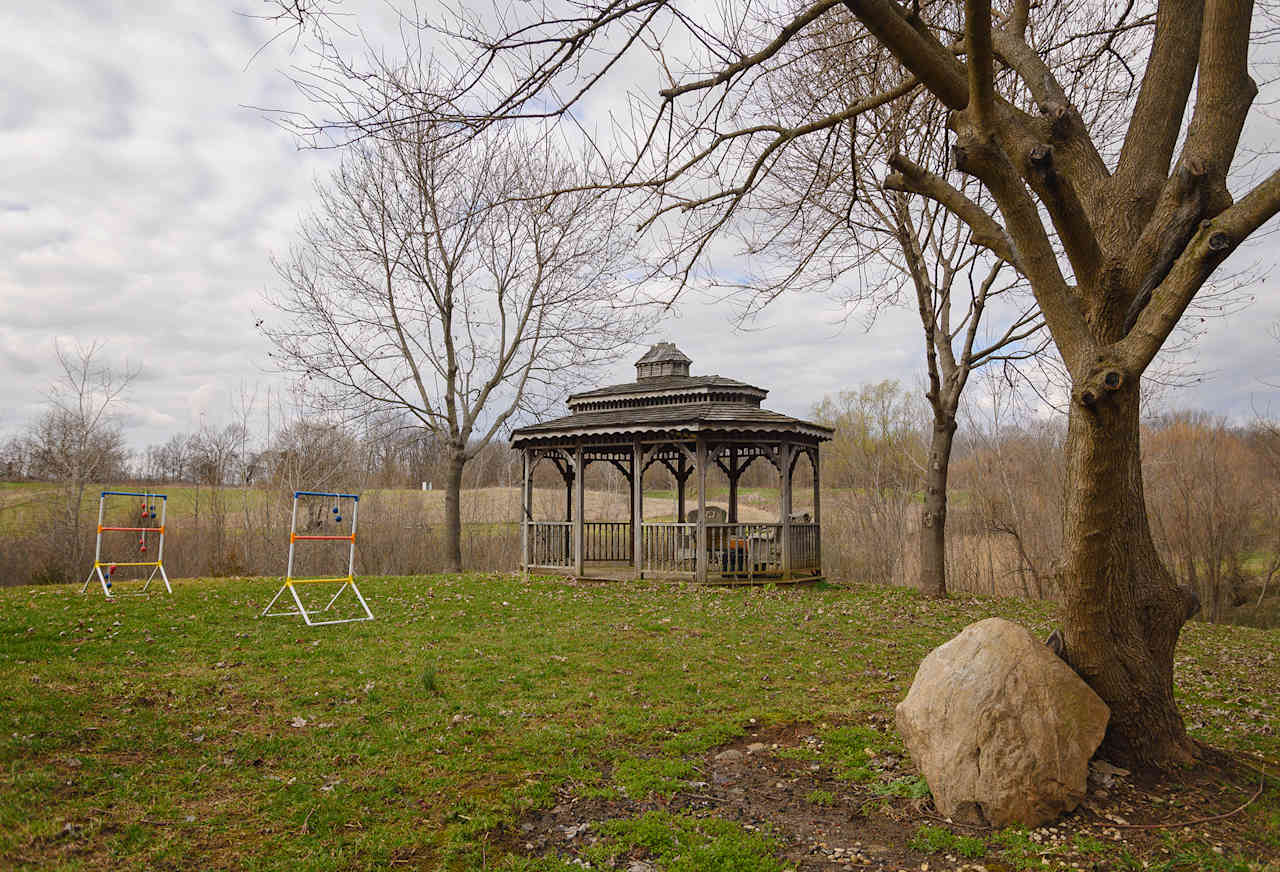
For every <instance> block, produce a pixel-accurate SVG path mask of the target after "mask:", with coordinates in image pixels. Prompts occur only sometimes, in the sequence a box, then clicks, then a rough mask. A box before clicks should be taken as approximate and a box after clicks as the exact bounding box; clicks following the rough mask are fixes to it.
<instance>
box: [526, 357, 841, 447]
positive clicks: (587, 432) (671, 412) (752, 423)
mask: <svg viewBox="0 0 1280 872" xmlns="http://www.w3.org/2000/svg"><path fill="white" fill-rule="evenodd" d="M689 362H690V361H689V358H688V357H687V356H685V355H684V354H683V353H682V352H681V351H680V350H679V349H678V348H676V347H675V345H673V344H672V343H669V342H664V343H659V344H657V345H654V346H653V347H652V348H650V349H649V351H648V353H646V354H645V355H644V356H643V357H642V358H640V360H638V361H637V362H636V370H637V373H638V374H639V377H638V378H637V379H636V381H634V382H627V383H625V384H620V385H610V386H608V387H603V388H596V389H595V390H590V391H584V392H582V393H577V394H573V395H572V396H570V397H569V400H568V405H569V409H570V411H571V414H569V415H566V416H565V417H562V418H556V419H555V420H551V421H543V422H541V423H538V424H531V425H530V426H528V427H521V428H519V429H518V430H516V431H515V432H514V433H513V434H512V438H511V441H512V444H513V445H514V446H516V447H519V446H520V445H522V444H526V443H530V442H534V441H542V440H548V441H555V440H557V439H559V438H565V437H568V436H571V435H572V436H625V435H631V434H634V435H639V434H643V433H655V432H657V433H661V432H692V433H697V432H724V433H728V432H737V433H792V434H796V435H799V436H803V437H806V438H807V439H812V440H815V441H825V440H828V439H830V438H831V434H832V432H833V431H832V429H831V428H830V427H824V426H822V425H821V424H814V423H811V422H809V421H803V420H801V419H799V418H792V417H790V416H789V415H783V414H781V413H779V412H773V411H770V410H769V409H762V408H760V401H761V400H762V399H764V397H765V396H767V395H768V393H769V392H768V391H766V390H764V389H763V388H758V387H756V386H754V385H749V384H747V383H746V382H740V381H736V380H734V379H730V378H724V377H722V376H719V375H702V376H691V375H687V374H685V375H646V374H645V373H648V372H652V371H653V369H652V368H653V367H654V366H655V365H658V366H661V365H667V364H670V365H672V366H676V367H680V368H681V369H682V370H683V371H685V372H687V366H688V363H689Z"/></svg>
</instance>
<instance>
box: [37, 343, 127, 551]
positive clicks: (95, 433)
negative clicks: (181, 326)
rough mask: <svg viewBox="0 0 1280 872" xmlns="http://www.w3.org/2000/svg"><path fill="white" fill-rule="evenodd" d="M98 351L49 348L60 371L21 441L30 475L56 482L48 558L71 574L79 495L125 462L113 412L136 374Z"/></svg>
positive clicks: (77, 545) (77, 543) (97, 347)
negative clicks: (45, 403) (62, 562)
mask: <svg viewBox="0 0 1280 872" xmlns="http://www.w3.org/2000/svg"><path fill="white" fill-rule="evenodd" d="M102 347H103V346H102V344H101V343H99V342H92V343H90V344H89V345H88V346H83V345H76V346H75V348H74V349H68V348H64V347H63V346H62V345H60V344H57V343H55V344H54V351H55V352H56V354H57V358H58V365H59V367H60V368H61V370H62V372H61V375H60V376H59V377H58V380H57V381H55V382H54V383H53V384H52V385H51V386H50V389H49V408H48V410H47V411H45V413H44V414H43V415H42V416H41V417H40V418H39V419H38V420H37V421H36V422H35V423H34V424H33V425H32V426H31V428H30V430H29V432H28V434H27V440H26V441H27V444H28V445H29V457H30V463H31V468H32V474H33V475H34V476H35V477H37V478H44V479H48V480H51V481H55V482H57V483H58V488H59V497H58V508H57V510H56V513H55V517H54V518H53V524H52V526H51V532H52V534H53V537H54V542H53V543H52V544H53V545H54V546H55V547H54V550H53V551H52V553H54V554H57V555H59V556H60V557H62V558H64V560H65V571H66V572H71V573H74V572H77V571H79V570H78V567H80V566H81V564H83V563H84V559H85V547H86V543H85V542H84V541H83V539H84V537H83V536H82V535H81V533H82V530H83V527H84V523H83V503H84V496H85V491H86V490H87V489H88V487H89V485H90V484H91V483H92V482H95V481H98V482H101V481H103V480H104V479H109V478H115V477H119V476H121V475H122V474H123V472H124V468H125V465H126V463H127V461H128V451H127V449H126V448H125V445H124V437H123V435H122V434H121V432H120V428H119V425H118V424H117V422H116V420H115V414H114V413H115V410H116V408H117V407H118V406H119V404H120V402H121V400H122V398H123V396H124V394H125V392H126V391H127V390H128V388H129V385H130V383H131V382H132V381H133V379H134V378H135V377H136V376H137V373H138V370H136V369H131V368H129V367H128V366H127V365H126V366H125V368H124V369H123V370H114V369H112V368H111V367H110V366H108V365H106V364H103V363H102V362H101V361H100V359H99V355H100V353H101V351H102Z"/></svg>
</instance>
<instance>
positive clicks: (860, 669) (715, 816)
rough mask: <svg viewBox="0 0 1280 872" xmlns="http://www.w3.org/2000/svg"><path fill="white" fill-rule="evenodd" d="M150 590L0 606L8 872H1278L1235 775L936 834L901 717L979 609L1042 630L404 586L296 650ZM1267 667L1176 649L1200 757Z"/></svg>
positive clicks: (1202, 631) (880, 610)
mask: <svg viewBox="0 0 1280 872" xmlns="http://www.w3.org/2000/svg"><path fill="white" fill-rule="evenodd" d="M174 588H175V593H174V595H173V596H172V597H169V596H165V595H158V596H152V597H150V598H121V599H120V600H119V601H116V602H110V603H109V602H105V601H104V600H103V598H102V597H101V595H100V594H95V595H92V596H85V597H80V596H77V595H76V594H75V592H74V590H73V589H71V588H67V587H59V588H31V587H26V588H5V589H0V869H4V868H18V869H42V870H44V869H108V868H110V869H143V868H147V869H214V868H218V869H221V868H236V869H291V870H321V869H383V868H415V869H416V868H424V869H435V868H444V869H454V868H457V869H511V870H535V869H537V870H563V869H580V868H582V865H580V864H584V863H585V864H589V865H590V867H591V868H620V869H626V868H628V866H629V865H630V864H633V863H640V864H642V865H641V866H640V867H637V868H645V867H646V866H647V868H649V869H653V870H682V872H683V870H688V872H694V870H700V869H708V870H725V872H737V870H742V872H751V870H762V872H764V870H772V872H781V870H785V869H828V868H830V869H836V868H858V867H859V866H861V867H863V868H885V869H888V868H901V867H904V866H905V867H908V868H914V869H919V868H920V864H921V863H922V862H928V863H929V864H930V865H929V868H930V869H931V870H936V869H949V868H960V867H963V866H964V865H965V864H969V863H976V862H982V863H984V864H985V865H986V868H988V869H990V870H992V872H995V870H998V869H1011V868H1017V869H1023V868H1067V867H1069V866H1071V865H1073V864H1077V863H1079V864H1081V865H1080V868H1097V869H1112V868H1116V869H1121V868H1143V866H1142V863H1143V862H1146V863H1148V864H1149V868H1155V869H1166V870H1173V869H1185V870H1192V869H1222V870H1237V869H1238V870H1251V869H1263V868H1277V867H1276V866H1275V865H1274V864H1275V863H1276V861H1277V858H1278V857H1280V779H1277V778H1269V779H1264V778H1261V776H1259V775H1257V774H1256V773H1253V774H1251V775H1250V778H1251V779H1252V780H1251V781H1249V783H1248V784H1247V785H1243V786H1242V785H1240V784H1217V785H1215V788H1214V789H1215V791H1216V793H1215V796H1216V797H1217V798H1216V799H1213V800H1211V801H1212V802H1218V801H1220V803H1221V804H1220V806H1213V808H1212V811H1217V810H1218V809H1219V808H1221V809H1223V810H1227V811H1229V810H1231V809H1233V808H1235V807H1236V806H1239V805H1241V804H1242V803H1244V802H1245V800H1248V799H1249V798H1250V797H1249V794H1250V793H1252V792H1253V790H1254V789H1257V787H1258V786H1259V785H1260V784H1261V785H1262V788H1263V789H1262V791H1261V795H1260V796H1259V797H1258V798H1257V799H1256V800H1254V801H1253V802H1251V803H1249V804H1248V806H1247V807H1246V808H1245V809H1244V810H1242V811H1240V812H1238V813H1236V814H1234V815H1231V816H1228V817H1227V818H1224V819H1221V820H1219V821H1216V822H1213V823H1203V824H1199V825H1194V826H1189V827H1187V828H1186V829H1185V830H1184V829H1182V828H1176V827H1175V828H1168V829H1159V830H1157V829H1151V830H1145V829H1134V830H1125V831H1124V833H1123V837H1121V836H1117V837H1115V838H1112V836H1111V835H1110V833H1111V830H1109V829H1108V828H1109V827H1113V826H1118V825H1117V824H1116V823H1115V822H1114V820H1111V819H1110V818H1108V815H1109V814H1110V812H1108V811H1107V810H1106V809H1105V808H1102V807H1101V806H1100V805H1099V806H1098V807H1097V808H1095V809H1094V811H1096V814H1095V813H1094V811H1085V810H1083V809H1082V810H1081V811H1079V812H1077V813H1073V814H1072V815H1069V816H1068V818H1067V819H1065V821H1066V823H1064V825H1063V826H1064V830H1063V832H1065V833H1067V835H1066V836H1065V837H1064V838H1063V839H1057V838H1056V836H1054V835H1052V834H1048V831H1047V830H1046V835H1045V836H1044V837H1043V839H1042V838H1041V835H1040V833H1039V832H1038V831H1037V832H1035V833H1026V832H1023V831H1018V830H1005V831H1000V832H974V831H972V830H966V829H960V828H952V827H947V826H946V824H945V823H943V822H941V821H937V820H934V819H932V818H931V817H929V815H928V810H929V808H930V807H929V806H928V805H927V804H926V803H925V802H924V798H925V797H926V796H927V790H926V789H925V788H924V786H923V785H922V783H921V782H920V780H919V779H918V778H916V777H914V775H913V773H912V772H911V770H910V764H909V762H908V761H905V760H904V759H903V751H902V748H901V745H900V743H899V740H898V739H897V736H896V733H895V732H894V731H893V728H892V711H893V706H894V705H895V704H896V703H897V702H898V701H899V700H900V699H901V698H902V697H903V696H904V694H905V692H906V689H907V687H908V686H909V684H910V681H911V678H912V676H913V674H914V670H915V667H916V665H917V663H918V662H919V660H920V659H921V658H922V657H923V656H924V654H925V653H926V652H927V651H928V650H929V649H931V648H932V647H934V646H936V645H938V644H940V643H941V642H943V641H945V640H946V639H947V638H949V637H950V636H952V635H953V634H954V633H956V632H957V631H958V630H959V629H960V628H962V627H963V626H965V625H966V624H968V623H970V622H972V621H974V620H978V619H980V618H983V617H989V616H991V615H1002V616H1005V617H1009V618H1012V619H1014V620H1018V621H1021V622H1023V623H1025V624H1027V625H1028V626H1029V627H1031V628H1032V630H1033V631H1034V632H1036V633H1037V634H1040V635H1043V634H1044V633H1045V632H1047V630H1048V629H1049V627H1050V626H1051V623H1052V619H1053V614H1052V611H1051V609H1052V607H1051V606H1048V605H1045V604H1026V603H1020V602H1015V601H1009V600H975V599H965V600H953V601H948V602H932V601H928V600H923V599H920V598H918V597H916V596H915V595H914V594H913V593H911V592H909V591H906V590H902V589H892V588H883V587H872V586H850V587H833V586H823V587H816V588H814V587H807V588H789V589H770V588H758V589H717V588H694V587H686V586H668V585H661V586H655V585H650V584H640V583H636V584H613V585H604V584H591V585H579V584H574V583H572V582H568V581H565V580H550V579H547V580H538V579H534V580H532V581H530V582H528V583H526V582H523V581H522V580H521V579H520V578H519V577H512V576H486V575H464V576H428V577H412V578H370V579H366V580H362V581H361V589H362V591H363V592H364V594H365V596H366V598H367V599H368V601H369V603H370V606H371V607H372V609H373V611H374V613H375V615H376V616H377V620H375V621H372V622H367V623H356V624H343V625H337V626H329V627H317V628H307V627H305V626H304V625H303V624H302V622H301V620H300V619H292V618H267V619H259V618H257V617H256V615H257V613H258V612H259V611H261V609H262V607H263V606H264V605H265V604H266V601H267V600H268V599H269V598H270V597H271V595H272V594H274V592H275V582H273V581H272V580H269V579H244V580H219V581H179V582H176V583H175V586H174ZM1278 641H1280V631H1275V630H1271V631H1267V630H1253V629H1248V628H1231V627H1216V626H1209V625H1206V624H1201V623H1195V624H1191V625H1189V626H1188V628H1187V629H1186V631H1185V632H1184V635H1183V643H1182V647H1181V650H1180V655H1179V667H1178V682H1179V688H1180V692H1181V694H1182V702H1183V706H1184V712H1185V714H1186V717H1187V721H1188V724H1189V726H1190V727H1191V729H1192V731H1193V733H1194V734H1195V735H1196V736H1197V738H1200V739H1202V740H1205V741H1207V742H1210V743H1212V744H1214V745H1216V746H1218V747H1221V748H1227V749H1235V750H1238V751H1244V752H1249V753H1250V754H1253V755H1255V756H1256V757H1261V758H1264V760H1263V761H1260V762H1259V763H1258V766H1259V768H1261V769H1268V768H1269V769H1270V771H1271V772H1273V773H1274V772H1276V771H1277V770H1276V768H1275V764H1274V762H1272V763H1270V764H1268V763H1266V762H1265V761H1268V760H1269V761H1276V760H1277V759H1280V657H1278V656H1277V642H1278ZM726 749H728V751H730V752H733V753H730V754H726V753H725V751H726ZM734 754H736V755H737V756H734ZM726 767H728V768H726ZM726 773H727V774H726ZM735 785H736V786H735ZM1249 785H1252V787H1249ZM1175 787H1176V785H1175ZM735 791H737V792H736V793H735ZM1124 791H1125V788H1124V785H1119V786H1117V787H1115V788H1113V791H1112V793H1113V796H1112V797H1111V799H1112V800H1117V798H1118V797H1122V796H1123V797H1129V799H1130V800H1132V801H1135V802H1136V801H1137V800H1136V799H1134V797H1145V796H1147V795H1151V796H1156V795H1157V794H1159V795H1161V796H1163V797H1164V799H1161V800H1160V802H1159V803H1156V800H1154V799H1153V800H1150V801H1147V800H1146V799H1143V800H1142V802H1143V803H1145V804H1144V805H1142V807H1141V808H1140V809H1139V810H1138V812H1136V814H1137V815H1138V816H1137V817H1136V818H1135V817H1134V816H1133V815H1134V814H1135V813H1126V814H1128V815H1129V816H1128V817H1127V818H1126V819H1127V820H1128V821H1129V822H1130V823H1133V822H1134V821H1138V820H1146V818H1143V817H1142V815H1143V814H1144V813H1147V812H1149V813H1150V814H1151V816H1152V817H1153V819H1156V820H1166V819H1180V818H1179V815H1181V816H1182V817H1183V818H1188V819H1197V818H1199V817H1205V816H1207V815H1206V814H1205V813H1204V808H1202V803H1201V800H1200V799H1198V798H1197V797H1199V796H1200V794H1197V793H1195V791H1194V789H1188V790H1186V791H1184V792H1183V793H1178V792H1177V790H1176V789H1172V788H1168V787H1167V786H1166V787H1160V786H1159V785H1153V784H1149V783H1146V782H1141V783H1139V782H1137V781H1135V782H1134V783H1133V784H1132V785H1130V786H1129V788H1128V793H1125V792H1124ZM1091 801H1092V799H1091ZM1206 801H1210V800H1206ZM766 802H768V803H772V805H769V806H767V807H766V806H761V805H759V803H766ZM1096 802H1097V803H1102V802H1103V801H1102V800H1097V801H1096ZM751 803H756V804H757V805H755V806H752V805H751ZM1153 803H1156V805H1158V807H1156V806H1155V805H1153ZM1112 817H1114V816H1112ZM828 820H829V821H830V822H831V823H830V826H829V827H828V825H827V824H826V823H823V822H825V821H828ZM815 821H817V822H818V823H819V824H821V826H818V824H815V823H814V822H815ZM806 827H807V828H806ZM1054 832H1055V833H1056V832H1057V831H1056V830H1055V831H1054ZM838 833H844V834H845V835H840V836H838ZM837 836H838V837H837ZM840 839H844V841H843V842H841V841H840ZM810 845H812V848H811V847H810ZM819 845H821V847H818V846H819ZM978 858H982V859H980V860H979V859H978ZM1042 860H1043V861H1044V862H1043V864H1042V862H1041V861H1042ZM571 861H572V862H571ZM864 861H865V862H864ZM1089 864H1092V865H1089Z"/></svg>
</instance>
